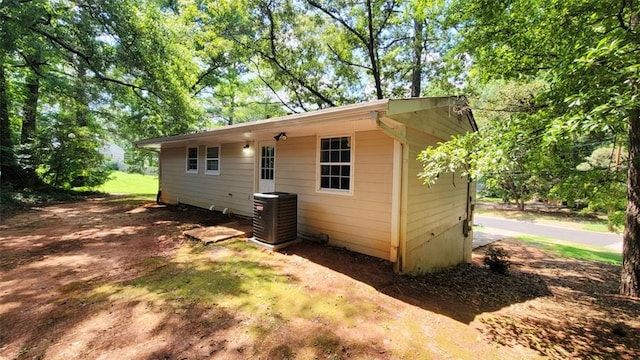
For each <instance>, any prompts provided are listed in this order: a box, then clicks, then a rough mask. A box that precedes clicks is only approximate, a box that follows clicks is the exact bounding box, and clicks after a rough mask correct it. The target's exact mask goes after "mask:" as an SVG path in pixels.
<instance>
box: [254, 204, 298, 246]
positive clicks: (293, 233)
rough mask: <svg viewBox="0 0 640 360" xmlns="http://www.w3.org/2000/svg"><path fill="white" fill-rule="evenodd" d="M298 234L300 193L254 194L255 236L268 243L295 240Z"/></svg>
mask: <svg viewBox="0 0 640 360" xmlns="http://www.w3.org/2000/svg"><path fill="white" fill-rule="evenodd" d="M297 235H298V195H297V194H290V193H285V192H267V193H256V194H253V237H254V238H255V239H256V240H259V241H262V242H265V243H267V244H278V243H282V242H285V241H290V240H295V239H296V237H297Z"/></svg>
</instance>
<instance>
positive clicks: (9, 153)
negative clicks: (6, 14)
mask: <svg viewBox="0 0 640 360" xmlns="http://www.w3.org/2000/svg"><path fill="white" fill-rule="evenodd" d="M8 97H9V95H8V92H7V79H6V76H5V72H4V58H3V57H2V55H1V54H0V179H1V180H2V183H3V184H4V183H14V180H16V179H17V177H16V176H17V174H16V172H17V171H16V170H17V165H16V156H15V153H14V152H13V140H12V139H11V125H10V124H9V99H8Z"/></svg>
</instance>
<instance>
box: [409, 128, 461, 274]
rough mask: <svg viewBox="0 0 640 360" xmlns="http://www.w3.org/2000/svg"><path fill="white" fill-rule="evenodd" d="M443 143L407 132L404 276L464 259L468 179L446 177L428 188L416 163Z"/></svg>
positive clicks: (418, 164)
mask: <svg viewBox="0 0 640 360" xmlns="http://www.w3.org/2000/svg"><path fill="white" fill-rule="evenodd" d="M438 119H439V121H443V120H444V119H447V118H446V117H444V118H443V117H439V118H438ZM436 127H437V126H436ZM441 141H443V139H439V138H436V137H434V136H431V135H429V134H428V133H423V132H421V131H419V130H417V129H414V128H407V142H408V152H409V153H408V164H407V166H408V171H407V173H408V178H407V180H406V181H407V197H406V207H407V217H406V222H407V223H406V243H405V248H404V249H403V254H404V260H403V261H404V265H403V272H407V273H420V272H426V271H430V270H433V269H437V268H441V267H446V266H449V265H453V264H458V263H460V262H463V261H464V259H465V256H464V251H465V247H464V246H465V241H466V240H465V239H464V237H463V234H462V223H463V221H464V220H465V218H466V196H467V179H466V178H463V177H461V176H460V174H459V173H455V174H451V173H446V174H442V175H441V176H440V178H439V180H438V181H437V182H436V183H435V184H434V185H432V186H431V187H428V186H426V185H424V184H423V183H422V180H421V179H420V178H419V177H418V176H417V175H418V173H419V172H420V171H421V170H422V164H421V163H420V162H419V161H418V160H416V158H417V156H418V154H419V152H420V151H422V150H423V149H425V148H426V147H427V146H429V145H437V143H438V142H441ZM458 230H459V232H458Z"/></svg>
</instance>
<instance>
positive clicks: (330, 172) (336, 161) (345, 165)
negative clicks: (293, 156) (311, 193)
mask: <svg viewBox="0 0 640 360" xmlns="http://www.w3.org/2000/svg"><path fill="white" fill-rule="evenodd" d="M352 159H353V156H352V153H351V136H339V137H327V138H321V139H320V162H319V166H320V169H319V170H320V190H337V191H344V192H350V191H351V178H352V173H351V170H352V169H353V164H352Z"/></svg>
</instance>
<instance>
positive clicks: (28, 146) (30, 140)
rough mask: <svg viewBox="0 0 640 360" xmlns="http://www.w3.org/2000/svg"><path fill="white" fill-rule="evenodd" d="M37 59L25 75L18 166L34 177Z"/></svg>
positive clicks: (38, 91) (37, 84) (37, 86)
mask: <svg viewBox="0 0 640 360" xmlns="http://www.w3.org/2000/svg"><path fill="white" fill-rule="evenodd" d="M37 63H38V61H34V62H33V64H35V65H32V67H34V69H33V73H32V74H30V75H29V76H27V79H26V84H25V87H26V98H25V99H24V105H23V107H22V116H23V117H22V131H21V136H20V144H22V146H21V147H20V150H19V153H20V158H21V160H20V166H21V167H22V168H24V169H25V171H26V172H32V173H33V174H31V175H30V176H32V177H36V176H37V175H36V173H35V169H36V166H37V163H36V160H35V159H34V156H33V155H34V151H33V150H34V148H35V146H36V145H35V143H34V142H35V138H36V117H37V114H38V97H39V95H40V78H39V76H38V74H37V73H36V72H37V69H38V67H39V65H38V64H37Z"/></svg>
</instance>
